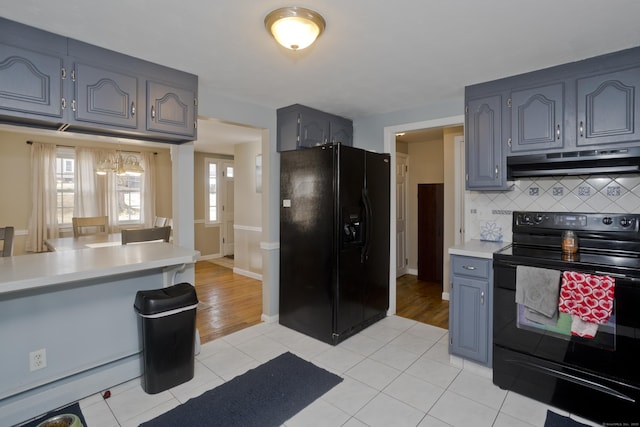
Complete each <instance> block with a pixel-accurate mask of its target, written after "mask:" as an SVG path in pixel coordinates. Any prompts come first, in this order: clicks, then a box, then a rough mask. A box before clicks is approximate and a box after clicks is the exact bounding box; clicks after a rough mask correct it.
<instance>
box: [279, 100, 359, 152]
mask: <svg viewBox="0 0 640 427" xmlns="http://www.w3.org/2000/svg"><path fill="white" fill-rule="evenodd" d="M277 127H278V136H277V144H278V151H289V150H298V149H301V148H310V147H315V146H318V145H322V144H327V143H334V142H340V143H342V144H343V145H348V146H352V145H353V122H352V121H351V120H349V119H346V118H344V117H340V116H336V115H334V114H329V113H325V112H323V111H319V110H315V109H313V108H310V107H306V106H304V105H300V104H294V105H290V106H288V107H284V108H280V109H278V125H277Z"/></svg>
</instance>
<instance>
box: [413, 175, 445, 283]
mask: <svg viewBox="0 0 640 427" xmlns="http://www.w3.org/2000/svg"><path fill="white" fill-rule="evenodd" d="M443 229H444V184H418V279H419V280H423V281H425V282H435V283H442V257H443V250H444V249H443V245H444V243H443V239H444V230H443Z"/></svg>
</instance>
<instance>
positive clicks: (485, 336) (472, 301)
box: [449, 255, 493, 367]
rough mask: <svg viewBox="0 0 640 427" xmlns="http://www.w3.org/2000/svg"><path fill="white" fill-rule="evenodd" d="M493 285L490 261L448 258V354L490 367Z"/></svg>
mask: <svg viewBox="0 0 640 427" xmlns="http://www.w3.org/2000/svg"><path fill="white" fill-rule="evenodd" d="M492 283H493V268H492V264H491V260H490V259H484V258H475V257H468V256H460V255H452V256H451V295H450V305H449V353H450V354H453V355H456V356H460V357H463V358H465V359H469V360H473V361H474V362H477V363H479V364H482V365H485V366H488V367H491V366H492V361H493V358H492V345H491V340H492V336H493V331H492V325H493V322H492V315H493V308H492V306H493V303H492Z"/></svg>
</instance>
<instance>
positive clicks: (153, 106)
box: [146, 81, 196, 136]
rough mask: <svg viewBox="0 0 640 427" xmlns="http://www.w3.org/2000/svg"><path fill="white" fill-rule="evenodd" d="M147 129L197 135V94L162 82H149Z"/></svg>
mask: <svg viewBox="0 0 640 427" xmlns="http://www.w3.org/2000/svg"><path fill="white" fill-rule="evenodd" d="M146 113H147V130H150V131H158V132H166V133H173V134H176V135H184V136H195V132H196V94H195V92H193V91H190V90H187V89H183V88H179V87H174V86H170V85H167V84H164V83H160V82H154V81H148V82H147V112H146Z"/></svg>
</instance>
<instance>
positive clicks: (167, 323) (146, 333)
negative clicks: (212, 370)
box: [134, 283, 198, 394]
mask: <svg viewBox="0 0 640 427" xmlns="http://www.w3.org/2000/svg"><path fill="white" fill-rule="evenodd" d="M197 306H198V297H197V296H196V290H195V288H194V287H193V286H191V284H189V283H180V284H177V285H174V286H170V287H167V288H162V289H154V290H149V291H138V293H137V294H136V301H135V303H134V307H135V309H136V312H137V313H138V314H139V315H140V324H141V330H142V341H143V365H144V367H143V370H144V373H143V376H142V388H143V389H144V391H146V392H147V393H149V394H156V393H160V392H161V391H165V390H168V389H170V388H171V387H174V386H177V385H179V384H182V383H184V382H187V381H189V380H190V379H192V378H193V366H194V346H195V330H196V307H197Z"/></svg>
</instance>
